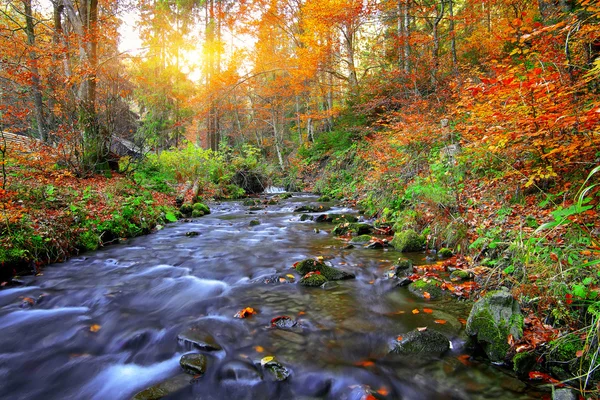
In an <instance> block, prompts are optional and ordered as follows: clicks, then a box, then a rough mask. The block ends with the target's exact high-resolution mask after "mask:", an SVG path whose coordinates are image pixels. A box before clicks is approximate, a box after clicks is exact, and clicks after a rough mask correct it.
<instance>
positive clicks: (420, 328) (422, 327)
mask: <svg viewBox="0 0 600 400" xmlns="http://www.w3.org/2000/svg"><path fill="white" fill-rule="evenodd" d="M417 330H418V331H419V332H424V331H426V330H427V327H426V326H420V327H418V328H417Z"/></svg>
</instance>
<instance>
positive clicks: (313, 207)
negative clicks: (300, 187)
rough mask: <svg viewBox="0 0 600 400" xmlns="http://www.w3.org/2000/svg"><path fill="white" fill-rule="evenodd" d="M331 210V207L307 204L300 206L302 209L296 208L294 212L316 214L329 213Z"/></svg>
mask: <svg viewBox="0 0 600 400" xmlns="http://www.w3.org/2000/svg"><path fill="white" fill-rule="evenodd" d="M330 209H331V207H329V206H324V205H322V204H320V205H313V204H307V205H304V206H300V207H298V208H296V209H295V210H294V212H310V213H314V212H319V211H329V210H330Z"/></svg>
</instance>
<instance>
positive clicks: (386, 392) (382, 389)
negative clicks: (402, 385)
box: [377, 386, 390, 396]
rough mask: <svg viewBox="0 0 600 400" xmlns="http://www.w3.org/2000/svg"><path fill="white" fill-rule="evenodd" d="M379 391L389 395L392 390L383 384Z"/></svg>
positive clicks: (381, 393)
mask: <svg viewBox="0 0 600 400" xmlns="http://www.w3.org/2000/svg"><path fill="white" fill-rule="evenodd" d="M377 393H379V394H380V395H382V396H387V395H388V394H390V391H389V390H388V388H386V387H385V386H382V387H380V388H379V389H378V390H377Z"/></svg>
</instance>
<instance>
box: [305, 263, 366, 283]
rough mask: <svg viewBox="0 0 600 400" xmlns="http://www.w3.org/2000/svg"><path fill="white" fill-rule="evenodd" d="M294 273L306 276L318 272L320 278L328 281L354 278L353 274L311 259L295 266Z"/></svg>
mask: <svg viewBox="0 0 600 400" xmlns="http://www.w3.org/2000/svg"><path fill="white" fill-rule="evenodd" d="M296 272H298V273H299V274H300V275H302V276H304V275H306V274H308V273H309V272H319V273H321V275H322V276H324V277H325V278H326V279H328V280H330V281H339V280H343V279H353V278H355V277H356V276H355V275H354V274H351V273H349V272H346V271H342V270H339V269H337V268H333V267H330V266H329V265H327V264H325V263H323V262H321V261H318V260H315V259H312V258H308V259H306V260H304V261H302V262H300V263H298V265H296Z"/></svg>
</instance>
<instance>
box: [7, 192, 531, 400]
mask: <svg viewBox="0 0 600 400" xmlns="http://www.w3.org/2000/svg"><path fill="white" fill-rule="evenodd" d="M315 199H316V198H315V197H314V196H311V195H306V194H296V195H294V197H292V198H290V199H288V200H282V201H281V202H280V203H279V204H276V205H269V206H266V207H265V208H264V209H263V210H258V211H254V212H252V213H251V212H249V210H248V207H245V206H243V205H242V204H241V203H240V202H224V203H221V204H217V205H212V206H211V210H212V213H211V214H210V215H208V216H205V217H202V218H200V219H196V220H193V221H192V222H187V223H185V222H179V223H175V224H170V225H167V226H166V227H165V229H163V230H161V231H159V232H156V233H153V234H150V235H147V236H143V237H139V238H135V239H130V240H127V241H124V242H123V243H121V244H117V245H112V246H108V247H106V248H104V249H102V250H100V251H96V252H93V253H87V254H84V255H81V256H78V257H75V258H72V259H71V260H69V261H68V262H65V263H62V264H55V265H51V266H48V267H46V268H45V269H44V272H43V274H42V275H40V276H30V277H25V278H24V285H23V286H19V287H11V288H6V289H3V290H0V398H1V399H28V400H30V399H44V400H52V399H57V400H58V399H98V400H105V399H106V400H118V399H130V398H132V397H133V396H134V395H135V394H136V393H138V392H140V391H142V390H144V389H146V388H148V387H150V386H152V385H155V384H158V383H160V382H163V381H165V380H168V379H173V377H181V374H182V370H181V369H180V367H179V359H180V358H181V356H182V355H183V354H186V353H188V352H190V351H195V352H202V351H201V350H197V349H196V350H194V349H192V348H191V347H190V346H189V343H187V344H186V343H184V342H182V340H180V339H178V336H179V335H180V334H181V333H182V332H185V331H188V330H190V329H193V330H195V331H196V332H201V333H202V334H203V335H206V336H207V337H211V338H213V339H214V341H215V342H216V343H218V345H219V346H220V347H221V348H222V349H221V350H218V351H211V352H205V354H206V355H207V356H208V363H207V364H208V365H207V371H206V374H205V375H203V376H201V377H199V378H197V379H195V380H194V381H193V383H191V384H185V385H184V386H182V387H181V388H180V389H179V390H176V391H174V392H173V393H171V394H170V395H168V396H167V398H169V399H236V400H237V399H348V400H354V399H356V400H359V399H363V398H367V397H366V396H367V395H368V394H369V393H372V395H373V396H374V397H375V398H380V399H384V398H386V399H438V398H439V399H453V398H455V399H488V398H499V399H527V398H532V397H533V395H532V392H531V391H529V390H528V389H527V388H526V387H525V385H524V384H523V383H522V382H520V381H519V380H517V379H515V378H513V377H512V376H510V375H509V374H507V373H506V372H504V371H502V370H501V369H499V368H497V367H495V366H492V365H489V364H487V363H485V362H481V361H477V360H467V358H466V357H464V356H463V357H461V355H462V351H463V350H462V349H463V344H464V341H465V336H464V326H463V324H462V322H461V321H460V320H461V319H464V318H466V316H467V315H468V305H466V304H463V303H460V302H458V301H456V300H437V301H426V300H422V299H419V298H417V297H415V296H413V295H412V294H411V293H409V291H408V290H407V288H405V287H404V288H394V285H393V282H392V281H391V280H390V279H387V278H386V277H385V276H386V274H387V272H388V271H389V269H390V267H392V266H393V265H394V263H395V261H396V260H397V259H398V257H399V256H400V255H401V254H400V253H398V252H396V251H394V250H392V249H389V250H387V249H363V248H360V246H357V248H354V249H343V247H344V246H345V244H346V243H345V242H344V241H342V240H340V239H338V238H335V237H333V236H332V235H331V234H330V233H329V232H330V231H331V229H332V228H333V225H332V224H317V223H315V222H312V221H301V220H300V214H299V213H294V212H293V210H294V209H295V208H296V207H298V206H300V205H304V204H307V203H310V202H314V201H315ZM329 213H354V211H353V210H351V209H344V208H339V207H334V208H333V209H332V210H331V211H329ZM314 215H317V214H314ZM253 219H258V220H259V221H260V225H257V226H250V224H249V223H250V221H251V220H253ZM192 231H194V232H198V233H200V234H199V235H198V236H186V233H187V232H192ZM317 256H323V257H324V258H325V260H328V261H329V262H331V263H332V264H333V266H335V267H337V268H341V269H344V270H346V271H348V272H352V273H354V274H355V275H356V279H353V280H346V281H339V282H335V283H333V284H332V285H330V286H328V287H327V288H326V289H323V288H309V287H302V286H300V285H298V284H297V281H298V280H299V278H300V277H299V276H297V274H295V272H294V269H293V268H292V265H293V264H294V263H295V262H297V261H301V260H303V259H306V258H314V257H317ZM404 256H406V255H404ZM408 257H410V258H412V260H413V262H415V263H416V264H424V263H426V260H425V255H424V254H409V255H408ZM288 274H291V275H294V276H295V279H292V278H291V277H290V276H289V275H288ZM245 307H252V308H254V309H255V310H256V311H257V314H255V315H253V316H251V317H249V318H244V319H239V318H234V315H235V314H236V313H237V312H238V311H240V310H242V309H244V308H245ZM425 307H427V308H429V309H431V310H433V312H430V313H426V312H422V310H423V308H425ZM415 309H416V310H421V312H419V313H418V314H414V313H413V310H415ZM283 315H285V316H289V317H290V318H292V319H294V320H296V321H297V322H298V325H297V326H296V327H294V328H293V329H290V330H283V329H277V328H272V327H271V320H272V319H273V318H275V317H278V316H283ZM435 320H443V321H446V323H444V324H435V323H434V321H435ZM417 327H428V329H435V330H438V331H440V332H442V333H444V334H446V335H447V336H448V338H449V339H450V340H451V343H452V350H451V351H450V352H449V353H448V354H447V355H446V356H444V357H443V358H441V359H439V358H438V359H425V358H423V357H420V356H414V357H402V356H397V355H396V356H392V355H389V354H388V353H389V350H390V343H391V342H392V341H393V340H394V339H395V338H396V337H397V336H399V335H402V334H403V333H406V332H408V331H410V330H413V329H415V328H417ZM266 356H275V357H276V358H277V360H278V361H279V362H280V363H281V364H283V365H284V366H285V367H286V368H288V370H289V371H290V372H291V375H290V377H289V378H288V379H287V380H285V381H284V382H276V381H274V380H272V379H268V376H265V375H264V371H263V370H262V369H261V367H260V360H261V359H262V358H263V357H266ZM184 379H187V380H188V381H189V380H190V379H192V377H191V375H187V378H184Z"/></svg>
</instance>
